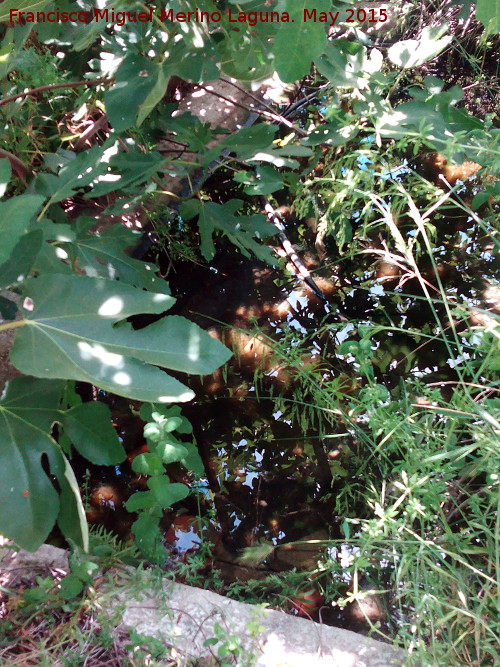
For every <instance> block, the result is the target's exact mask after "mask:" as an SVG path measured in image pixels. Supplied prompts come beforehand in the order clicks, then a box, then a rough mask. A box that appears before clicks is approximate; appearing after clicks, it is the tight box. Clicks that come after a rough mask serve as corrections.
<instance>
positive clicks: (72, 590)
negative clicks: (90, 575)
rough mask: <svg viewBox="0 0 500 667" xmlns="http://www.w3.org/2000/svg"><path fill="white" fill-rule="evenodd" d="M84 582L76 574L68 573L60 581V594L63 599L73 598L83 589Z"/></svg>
mask: <svg viewBox="0 0 500 667" xmlns="http://www.w3.org/2000/svg"><path fill="white" fill-rule="evenodd" d="M83 588H84V584H83V582H82V581H80V579H79V578H78V577H75V575H74V574H68V575H67V576H66V577H63V578H62V579H61V581H60V582H59V595H60V596H61V597H62V598H63V600H72V599H73V598H76V596H77V595H80V593H81V592H82V591H83Z"/></svg>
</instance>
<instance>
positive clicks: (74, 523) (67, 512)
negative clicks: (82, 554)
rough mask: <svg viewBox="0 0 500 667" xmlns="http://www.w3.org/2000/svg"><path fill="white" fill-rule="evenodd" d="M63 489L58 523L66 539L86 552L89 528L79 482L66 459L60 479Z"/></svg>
mask: <svg viewBox="0 0 500 667" xmlns="http://www.w3.org/2000/svg"><path fill="white" fill-rule="evenodd" d="M58 482H59V486H60V487H61V496H60V507H59V516H58V517H57V523H58V524H59V528H60V529H61V531H62V533H63V535H64V537H65V538H66V539H71V540H73V541H74V542H75V543H76V544H78V545H79V546H81V547H82V548H83V550H84V551H88V549H89V527H88V524H87V517H86V516H85V508H84V507H83V503H82V497H81V495H80V489H79V487H78V482H77V481H76V477H75V473H74V472H73V468H72V467H71V466H70V464H69V461H68V460H67V459H66V458H65V459H64V477H60V478H59V479H58Z"/></svg>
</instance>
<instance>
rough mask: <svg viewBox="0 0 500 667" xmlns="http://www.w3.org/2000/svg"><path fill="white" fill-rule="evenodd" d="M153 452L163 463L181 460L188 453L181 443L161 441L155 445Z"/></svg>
mask: <svg viewBox="0 0 500 667" xmlns="http://www.w3.org/2000/svg"><path fill="white" fill-rule="evenodd" d="M155 452H156V453H157V454H158V456H160V457H161V459H162V461H163V463H175V462H176V461H182V459H183V458H185V457H186V456H187V455H188V450H187V449H186V448H185V447H184V445H181V444H177V443H176V444H174V443H168V442H161V443H160V444H159V445H156V447H155Z"/></svg>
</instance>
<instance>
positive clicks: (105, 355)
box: [78, 341, 123, 368]
mask: <svg viewBox="0 0 500 667" xmlns="http://www.w3.org/2000/svg"><path fill="white" fill-rule="evenodd" d="M78 349H79V350H80V356H81V358H82V359H84V360H85V361H90V360H91V359H100V360H101V361H102V363H103V364H105V365H106V366H114V367H115V368H117V367H118V366H120V365H123V355H121V354H115V353H114V352H108V350H106V348H105V347H103V346H102V345H90V343H86V342H84V341H80V342H79V343H78Z"/></svg>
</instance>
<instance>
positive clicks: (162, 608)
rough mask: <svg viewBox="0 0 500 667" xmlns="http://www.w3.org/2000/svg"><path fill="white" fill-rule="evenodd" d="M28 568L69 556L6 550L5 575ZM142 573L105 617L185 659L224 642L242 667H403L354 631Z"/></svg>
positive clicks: (396, 655)
mask: <svg viewBox="0 0 500 667" xmlns="http://www.w3.org/2000/svg"><path fill="white" fill-rule="evenodd" d="M6 546H7V545H6ZM29 567H32V568H39V567H45V568H51V569H54V568H57V569H58V570H67V567H68V562H67V552H65V551H64V550H63V549H57V548H56V547H51V546H48V545H44V546H42V547H41V548H40V549H39V550H38V551H36V552H35V553H29V552H27V551H19V552H16V551H14V550H12V549H8V548H7V549H3V550H2V549H0V574H2V575H3V577H5V575H6V574H8V573H9V570H10V571H12V572H15V571H19V568H23V569H24V568H26V569H28V568H29ZM128 569H129V570H131V568H128ZM134 572H135V571H134ZM137 575H138V576H139V577H140V580H139V581H138V579H137V576H134V577H133V578H131V581H130V583H127V582H126V580H125V583H124V584H123V585H120V586H119V588H118V589H117V590H116V596H115V597H114V601H113V604H112V605H111V606H108V609H107V610H106V611H107V613H109V615H110V617H113V618H115V616H116V614H117V611H119V612H120V617H121V625H122V626H123V627H125V628H127V629H133V630H135V632H137V633H140V634H144V635H148V636H150V637H155V638H156V639H159V640H161V641H163V642H164V643H165V644H167V645H168V646H170V647H173V651H174V653H176V654H178V656H179V657H180V658H185V659H189V658H195V659H198V660H200V659H202V660H203V659H209V658H210V657H212V656H217V654H218V650H219V648H220V647H221V645H222V644H224V643H225V642H230V641H231V640H236V641H237V642H239V645H240V647H241V649H240V651H239V652H238V654H237V655H235V657H238V658H239V660H240V661H239V662H238V663H237V664H238V665H240V666H241V667H253V666H255V667H395V666H402V665H404V664H405V654H404V652H403V651H401V650H399V649H395V648H394V647H392V646H391V645H390V644H384V643H382V642H380V641H376V640H374V639H370V638H368V637H364V636H363V635H358V634H356V633H354V632H350V631H349V630H342V629H339V628H332V627H329V626H326V625H321V624H320V623H314V622H313V621H309V620H307V619H304V618H297V617H294V616H290V615H289V614H285V613H284V612H280V611H274V610H271V609H263V608H261V607H258V606H254V605H250V604H246V603H243V602H237V601H235V600H230V599H228V598H225V597H223V596H221V595H217V594H216V593H212V592H211V591H206V590H203V589H199V588H192V587H191V586H185V585H184V584H178V583H174V582H172V581H171V580H170V579H167V578H164V579H158V577H157V576H155V575H153V574H152V573H151V571H148V570H146V571H144V572H142V573H137ZM143 578H144V579H143ZM138 584H139V585H138ZM4 585H5V583H4ZM138 591H140V593H139V592H138ZM108 595H109V591H108ZM108 595H107V596H106V597H107V598H108ZM217 627H218V628H219V629H218V630H217ZM217 635H218V637H219V642H218V643H217V644H215V645H212V646H206V645H205V642H206V640H207V639H211V638H213V637H216V636H217ZM228 658H229V656H228ZM215 664H217V662H216V663H215ZM235 664H236V663H235Z"/></svg>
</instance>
